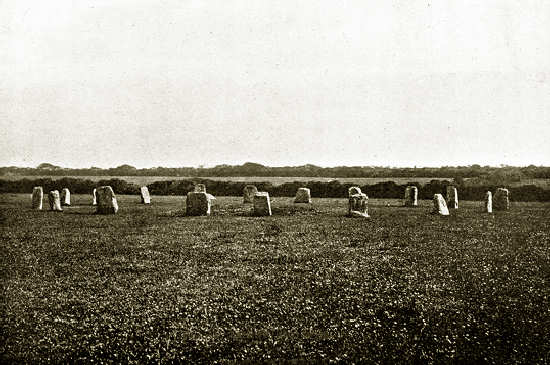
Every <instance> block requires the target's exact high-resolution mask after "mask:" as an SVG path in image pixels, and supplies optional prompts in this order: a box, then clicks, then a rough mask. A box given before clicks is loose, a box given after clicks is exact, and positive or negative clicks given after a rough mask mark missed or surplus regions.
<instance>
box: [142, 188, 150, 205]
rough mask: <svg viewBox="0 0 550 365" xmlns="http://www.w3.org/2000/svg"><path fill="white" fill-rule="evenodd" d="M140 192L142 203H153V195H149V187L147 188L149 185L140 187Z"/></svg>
mask: <svg viewBox="0 0 550 365" xmlns="http://www.w3.org/2000/svg"><path fill="white" fill-rule="evenodd" d="M140 193H141V203H142V204H151V195H149V189H147V186H142V187H141V188H140Z"/></svg>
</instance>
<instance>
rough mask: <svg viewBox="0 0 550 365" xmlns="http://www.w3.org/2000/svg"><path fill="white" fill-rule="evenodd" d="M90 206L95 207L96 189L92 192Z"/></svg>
mask: <svg viewBox="0 0 550 365" xmlns="http://www.w3.org/2000/svg"><path fill="white" fill-rule="evenodd" d="M92 205H97V189H96V188H94V191H92Z"/></svg>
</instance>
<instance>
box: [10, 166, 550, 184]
mask: <svg viewBox="0 0 550 365" xmlns="http://www.w3.org/2000/svg"><path fill="white" fill-rule="evenodd" d="M1 175H30V176H180V177H213V176H216V177H220V176H221V177H224V176H227V177H230V176H262V177H274V176H280V177H334V178H337V177H346V178H350V177H351V178H353V177H372V178H391V177H410V178H420V177H423V178H431V177H433V178H449V179H458V178H463V179H464V178H468V179H471V178H477V179H479V180H480V181H482V182H488V183H490V182H498V181H502V179H503V178H505V179H506V181H521V179H526V178H527V179H533V178H546V179H549V178H550V167H548V166H534V165H530V166H527V167H515V166H501V167H492V166H480V165H470V166H443V167H418V168H417V167H406V168H398V167H379V166H378V167H377V166H351V167H350V166H339V167H319V166H315V165H303V166H285V167H269V166H264V165H261V164H257V163H252V162H247V163H245V164H243V165H218V166H215V167H211V168H202V167H198V168H196V167H177V168H168V167H154V168H146V169H137V168H135V167H133V166H130V165H121V166H118V167H115V168H108V169H102V168H98V167H90V168H85V169H69V168H63V167H60V166H55V165H52V164H49V163H43V164H40V165H39V166H37V167H36V168H30V167H14V166H11V167H0V176H1Z"/></svg>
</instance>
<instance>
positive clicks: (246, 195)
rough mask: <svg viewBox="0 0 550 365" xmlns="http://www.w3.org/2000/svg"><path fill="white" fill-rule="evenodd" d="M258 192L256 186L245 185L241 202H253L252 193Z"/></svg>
mask: <svg viewBox="0 0 550 365" xmlns="http://www.w3.org/2000/svg"><path fill="white" fill-rule="evenodd" d="M257 192H258V188H257V187H255V186H254V185H246V186H245V187H244V189H243V203H245V204H247V203H254V195H256V193H257Z"/></svg>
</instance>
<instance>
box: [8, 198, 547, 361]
mask: <svg viewBox="0 0 550 365" xmlns="http://www.w3.org/2000/svg"><path fill="white" fill-rule="evenodd" d="M117 198H118V203H119V206H120V211H119V213H118V214H116V215H111V216H101V215H94V214H93V212H94V210H95V209H94V207H92V206H91V196H84V195H72V204H73V205H72V206H70V207H64V212H63V213H55V212H49V211H47V210H44V211H33V210H31V209H30V206H31V198H30V194H4V195H0V227H1V237H2V240H1V245H2V246H1V247H2V255H1V265H0V270H1V271H0V272H1V276H2V300H1V307H0V309H1V312H2V316H1V319H0V321H1V322H0V323H1V328H0V356H1V358H0V360H1V361H2V362H40V361H41V362H45V363H50V362H53V361H55V362H66V361H70V362H74V361H85V362H90V361H91V360H106V361H109V360H112V361H114V362H170V361H175V360H180V361H198V362H206V363H211V362H231V361H234V360H237V361H238V360H243V359H248V360H252V361H254V362H257V361H261V360H268V361H269V360H277V359H283V360H289V359H298V360H300V359H301V360H309V361H312V362H319V361H326V360H335V361H338V360H341V361H351V360H369V361H372V362H376V363H380V362H415V361H416V362H448V361H454V362H457V361H458V362H460V361H462V362H469V363H472V362H489V363H542V362H548V361H550V342H549V341H548V333H550V306H549V302H550V282H549V280H550V204H548V203H513V204H512V208H511V210H510V211H507V212H495V213H494V214H486V213H483V212H482V210H483V209H482V204H483V203H482V202H460V209H459V210H452V211H451V216H449V217H440V216H433V215H430V214H429V212H430V210H431V204H432V202H431V201H420V202H419V203H420V206H419V207H418V208H404V207H401V201H398V200H376V199H371V200H370V201H369V214H370V215H371V218H370V219H352V218H346V217H345V216H344V215H345V213H346V212H347V200H346V199H315V198H314V199H312V200H313V203H312V204H310V205H307V204H303V205H297V204H293V203H292V200H293V199H292V198H272V209H273V214H274V215H273V216H272V217H251V216H250V211H251V209H252V208H251V206H250V205H247V206H244V205H243V204H242V198H236V197H235V198H233V197H231V198H229V197H217V200H216V201H215V204H214V206H213V215H212V216H210V217H186V216H185V214H184V207H185V198H184V197H182V196H172V197H168V196H165V197H159V196H153V197H152V205H150V206H145V205H141V204H140V203H139V196H117ZM44 205H45V206H46V205H47V204H44Z"/></svg>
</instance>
